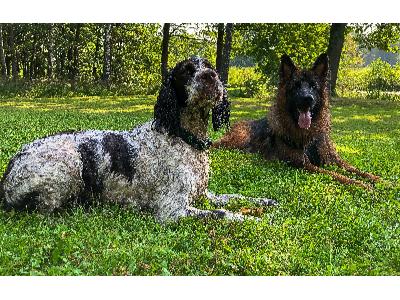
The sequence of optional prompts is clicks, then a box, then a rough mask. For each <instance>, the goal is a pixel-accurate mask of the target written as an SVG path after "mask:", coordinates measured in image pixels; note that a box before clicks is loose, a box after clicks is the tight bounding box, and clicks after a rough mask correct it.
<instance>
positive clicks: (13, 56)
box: [9, 24, 18, 81]
mask: <svg viewBox="0 0 400 300" xmlns="http://www.w3.org/2000/svg"><path fill="white" fill-rule="evenodd" d="M14 26H15V27H16V26H18V25H16V24H10V25H9V30H10V32H9V44H10V55H11V68H12V71H11V74H12V79H13V80H14V81H16V80H17V78H18V61H17V52H16V51H15V29H14Z"/></svg>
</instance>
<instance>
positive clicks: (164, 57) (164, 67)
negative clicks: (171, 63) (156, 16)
mask: <svg viewBox="0 0 400 300" xmlns="http://www.w3.org/2000/svg"><path fill="white" fill-rule="evenodd" d="M170 26H171V24H170V23H164V27H163V39H162V45H161V47H162V52H161V75H162V80H163V81H164V79H165V78H166V77H167V75H168V45H169V28H170Z"/></svg>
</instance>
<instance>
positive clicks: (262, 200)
mask: <svg viewBox="0 0 400 300" xmlns="http://www.w3.org/2000/svg"><path fill="white" fill-rule="evenodd" d="M258 203H259V205H260V206H277V205H278V201H276V200H274V199H268V198H259V199H258Z"/></svg>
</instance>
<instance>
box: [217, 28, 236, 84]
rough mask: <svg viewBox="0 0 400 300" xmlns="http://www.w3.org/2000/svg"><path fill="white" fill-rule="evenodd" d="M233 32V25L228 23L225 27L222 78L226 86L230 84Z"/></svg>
mask: <svg viewBox="0 0 400 300" xmlns="http://www.w3.org/2000/svg"><path fill="white" fill-rule="evenodd" d="M232 31H233V23H227V24H226V26H225V43H224V49H223V51H222V61H221V71H220V78H221V81H222V82H223V83H224V84H227V83H228V73H229V62H230V59H231V49H232Z"/></svg>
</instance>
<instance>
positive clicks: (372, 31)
mask: <svg viewBox="0 0 400 300" xmlns="http://www.w3.org/2000/svg"><path fill="white" fill-rule="evenodd" d="M352 27H353V30H354V33H355V38H356V40H357V42H358V43H359V45H360V47H361V48H365V49H368V50H371V49H373V48H377V49H380V50H384V51H387V52H393V53H395V52H399V50H400V48H399V40H400V24H399V23H376V24H372V23H367V24H355V25H353V26H352Z"/></svg>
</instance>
